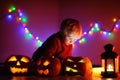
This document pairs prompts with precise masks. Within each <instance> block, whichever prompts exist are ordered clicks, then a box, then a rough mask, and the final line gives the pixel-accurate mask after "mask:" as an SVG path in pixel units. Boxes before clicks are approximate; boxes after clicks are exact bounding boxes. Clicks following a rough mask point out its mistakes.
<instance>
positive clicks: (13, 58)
mask: <svg viewBox="0 0 120 80" xmlns="http://www.w3.org/2000/svg"><path fill="white" fill-rule="evenodd" d="M8 61H17V59H16V57H15V56H12V57H11V58H10V59H9V60H8Z"/></svg>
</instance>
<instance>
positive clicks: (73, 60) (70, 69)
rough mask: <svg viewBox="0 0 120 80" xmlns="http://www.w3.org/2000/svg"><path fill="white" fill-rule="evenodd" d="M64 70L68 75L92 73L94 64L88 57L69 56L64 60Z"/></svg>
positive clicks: (87, 74) (89, 74) (88, 74)
mask: <svg viewBox="0 0 120 80" xmlns="http://www.w3.org/2000/svg"><path fill="white" fill-rule="evenodd" d="M63 70H64V73H65V74H68V75H81V76H91V75H92V64H91V61H90V60H89V59H88V58H87V57H67V58H66V59H65V60H64V62H63Z"/></svg>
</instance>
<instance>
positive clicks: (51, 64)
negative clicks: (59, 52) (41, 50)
mask: <svg viewBox="0 0 120 80" xmlns="http://www.w3.org/2000/svg"><path fill="white" fill-rule="evenodd" d="M36 71H37V73H38V74H39V75H41V76H56V75H58V74H59V73H60V71H61V62H60V60H59V59H58V58H55V57H53V56H52V57H41V58H39V60H37V62H36Z"/></svg>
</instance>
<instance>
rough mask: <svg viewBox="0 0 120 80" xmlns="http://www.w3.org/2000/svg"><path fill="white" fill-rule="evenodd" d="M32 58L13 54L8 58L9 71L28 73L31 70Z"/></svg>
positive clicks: (6, 65)
mask: <svg viewBox="0 0 120 80" xmlns="http://www.w3.org/2000/svg"><path fill="white" fill-rule="evenodd" d="M30 63H31V59H30V58H29V57H27V56H24V55H11V56H9V57H8V58H7V59H6V62H5V67H6V70H8V71H7V72H8V73H10V74H14V75H19V74H20V75H22V74H28V73H29V72H30Z"/></svg>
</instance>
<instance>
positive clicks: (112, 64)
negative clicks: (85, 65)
mask: <svg viewBox="0 0 120 80" xmlns="http://www.w3.org/2000/svg"><path fill="white" fill-rule="evenodd" d="M104 48H105V50H106V52H104V53H102V54H101V66H102V71H101V75H102V76H103V77H117V73H118V71H119V65H118V58H119V57H118V55H117V53H116V52H113V49H114V47H113V45H112V44H107V45H105V46H104Z"/></svg>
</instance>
